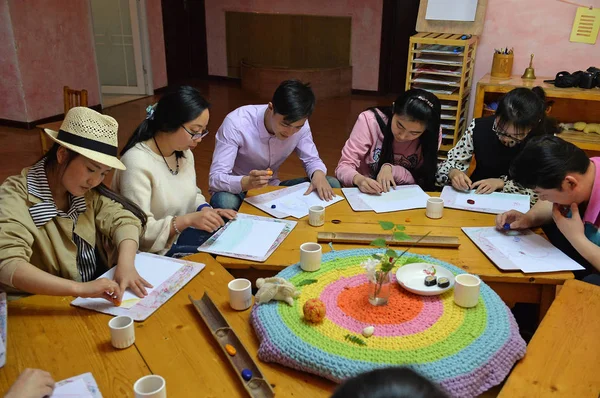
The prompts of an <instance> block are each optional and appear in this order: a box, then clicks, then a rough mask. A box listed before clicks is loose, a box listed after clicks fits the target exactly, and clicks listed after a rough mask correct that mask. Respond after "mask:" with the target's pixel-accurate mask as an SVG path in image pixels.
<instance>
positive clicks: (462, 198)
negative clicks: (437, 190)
mask: <svg viewBox="0 0 600 398" xmlns="http://www.w3.org/2000/svg"><path fill="white" fill-rule="evenodd" d="M440 197H441V198H442V199H444V206H445V207H449V208H451V209H461V210H468V211H476V212H480V213H492V214H501V213H504V212H505V211H509V210H513V209H514V210H518V211H520V212H522V213H527V212H528V211H529V208H530V198H529V195H521V194H514V193H503V192H493V193H491V194H476V193H475V190H471V191H468V192H461V191H458V190H456V189H454V188H452V187H451V186H449V185H447V186H445V187H444V189H442V194H441V195H440ZM469 201H473V203H469Z"/></svg>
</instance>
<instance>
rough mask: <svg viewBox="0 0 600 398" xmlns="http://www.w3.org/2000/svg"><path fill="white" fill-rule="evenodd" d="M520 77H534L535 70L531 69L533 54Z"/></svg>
mask: <svg viewBox="0 0 600 398" xmlns="http://www.w3.org/2000/svg"><path fill="white" fill-rule="evenodd" d="M521 79H535V70H534V69H533V54H531V59H530V60H529V67H527V68H525V73H523V76H521Z"/></svg>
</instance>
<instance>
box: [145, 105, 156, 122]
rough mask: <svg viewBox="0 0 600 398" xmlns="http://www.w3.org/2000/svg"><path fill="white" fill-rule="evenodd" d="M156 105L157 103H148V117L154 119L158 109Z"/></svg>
mask: <svg viewBox="0 0 600 398" xmlns="http://www.w3.org/2000/svg"><path fill="white" fill-rule="evenodd" d="M156 105H157V104H153V105H148V107H147V108H146V119H148V120H154V111H155V110H156Z"/></svg>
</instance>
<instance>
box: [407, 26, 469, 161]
mask: <svg viewBox="0 0 600 398" xmlns="http://www.w3.org/2000/svg"><path fill="white" fill-rule="evenodd" d="M462 36H463V35H461V34H452V33H417V34H416V35H414V36H411V38H410V46H409V50H408V67H407V72H406V89H407V90H408V89H410V88H422V89H425V90H428V91H431V92H432V93H433V94H435V95H436V96H437V97H438V98H439V99H440V101H441V102H442V115H443V116H442V125H443V126H442V145H441V147H440V156H444V155H445V153H447V152H448V151H449V150H450V149H451V148H452V147H453V146H454V145H455V144H456V142H457V141H458V140H459V139H460V137H461V135H462V134H463V133H464V131H465V130H466V127H467V123H468V120H467V114H468V110H469V99H470V95H469V94H470V92H471V85H472V83H473V73H474V68H475V55H476V51H477V42H478V37H477V36H471V37H470V38H468V39H466V40H461V37H462ZM423 79H425V81H423ZM436 81H437V82H439V83H438V84H436V83H435V82H436ZM444 88H446V89H454V92H452V93H441V92H440V90H443V89H444Z"/></svg>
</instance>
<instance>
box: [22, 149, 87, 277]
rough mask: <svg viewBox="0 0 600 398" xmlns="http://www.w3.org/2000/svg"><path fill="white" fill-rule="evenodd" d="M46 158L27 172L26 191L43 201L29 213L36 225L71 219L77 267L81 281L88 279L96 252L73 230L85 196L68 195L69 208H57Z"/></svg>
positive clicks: (82, 209)
mask: <svg viewBox="0 0 600 398" xmlns="http://www.w3.org/2000/svg"><path fill="white" fill-rule="evenodd" d="M45 163H46V158H44V159H42V160H40V161H39V162H37V163H36V164H35V165H33V167H31V168H30V169H29V172H28V173H27V191H28V193H29V194H30V195H33V196H36V197H38V198H40V199H41V200H42V201H43V202H41V203H37V204H35V205H33V206H31V207H30V208H29V214H30V215H31V218H32V219H33V222H34V224H35V226H36V227H38V228H40V227H43V226H44V225H45V224H46V223H47V222H48V221H50V220H52V219H53V218H54V217H57V216H58V217H62V218H70V219H71V220H73V231H72V233H73V242H74V243H75V245H76V246H77V269H78V271H79V274H80V275H81V279H82V281H83V282H87V281H90V280H92V279H93V278H94V274H95V273H96V252H95V250H94V247H93V246H92V245H90V244H89V243H88V242H86V241H85V240H84V239H82V238H81V237H79V236H78V235H77V234H76V233H75V232H74V231H75V225H76V224H77V219H78V218H79V215H80V214H81V213H84V212H85V211H86V204H85V198H84V197H83V196H72V195H71V194H68V195H69V210H68V211H67V212H66V213H65V212H64V211H62V210H60V209H57V208H56V204H55V203H54V198H53V197H52V192H51V191H50V186H49V185H48V178H47V176H46V170H45V168H44V166H45Z"/></svg>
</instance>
